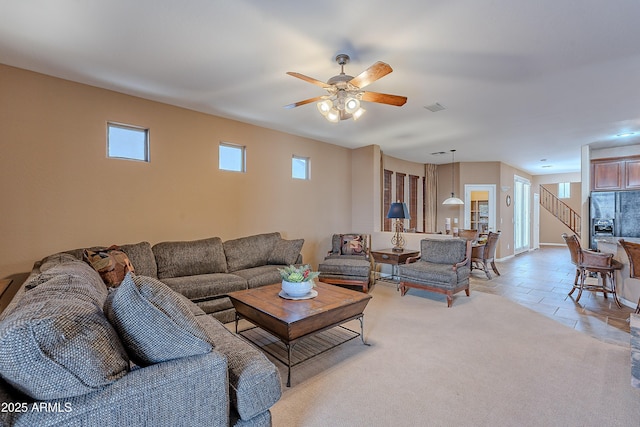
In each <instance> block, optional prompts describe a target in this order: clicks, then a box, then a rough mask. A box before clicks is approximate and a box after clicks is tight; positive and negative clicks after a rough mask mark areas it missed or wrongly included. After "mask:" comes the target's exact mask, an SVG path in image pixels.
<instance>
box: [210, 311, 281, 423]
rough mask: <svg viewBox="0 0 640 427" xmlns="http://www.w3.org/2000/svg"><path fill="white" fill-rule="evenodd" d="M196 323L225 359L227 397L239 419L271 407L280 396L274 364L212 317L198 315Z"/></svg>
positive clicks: (251, 416)
mask: <svg viewBox="0 0 640 427" xmlns="http://www.w3.org/2000/svg"><path fill="white" fill-rule="evenodd" d="M197 320H198V322H200V324H201V325H202V326H203V327H204V329H205V330H206V331H207V334H208V336H209V340H210V342H213V343H215V346H216V350H217V351H219V352H220V353H222V354H224V355H225V356H227V362H228V364H229V392H230V393H229V398H230V400H231V405H232V407H233V408H234V409H235V410H236V412H237V413H238V415H239V416H240V418H241V419H242V420H245V421H246V420H251V419H252V418H253V417H255V416H256V415H258V414H261V413H263V412H264V411H266V410H268V409H269V408H270V407H271V406H273V405H274V404H275V403H276V402H277V401H278V399H280V396H281V394H282V389H281V380H280V373H279V371H278V369H277V368H276V367H275V366H274V364H273V363H271V362H270V361H269V359H267V357H266V356H265V355H264V353H262V352H261V351H260V350H258V349H257V348H256V347H254V346H253V345H251V344H249V343H248V342H246V341H244V340H243V339H238V337H237V336H236V335H235V334H233V333H231V332H230V331H229V330H228V329H227V328H226V327H225V326H224V325H223V324H221V323H220V322H218V321H217V320H215V319H214V318H212V317H211V316H198V318H197ZM248 424H249V423H247V425H248Z"/></svg>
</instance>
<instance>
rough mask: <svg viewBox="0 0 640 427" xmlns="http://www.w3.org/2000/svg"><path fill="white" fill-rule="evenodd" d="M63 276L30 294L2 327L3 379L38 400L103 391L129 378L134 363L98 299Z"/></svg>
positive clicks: (0, 365) (0, 371)
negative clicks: (109, 385) (117, 381)
mask: <svg viewBox="0 0 640 427" xmlns="http://www.w3.org/2000/svg"><path fill="white" fill-rule="evenodd" d="M83 286H84V285H83V283H82V282H81V281H80V280H79V279H78V278H77V277H74V276H73V275H64V274H61V275H58V276H56V277H53V278H51V279H50V280H49V281H47V282H46V283H42V284H40V285H39V286H37V287H36V288H34V289H32V290H30V291H28V292H26V293H25V294H24V295H23V296H22V297H21V298H20V300H19V301H18V302H17V304H16V305H15V306H14V307H13V309H12V310H11V312H10V313H8V314H7V316H6V317H5V318H4V319H3V320H2V322H0V348H1V349H2V351H0V375H1V376H2V378H3V379H4V380H5V381H7V382H8V383H10V384H11V385H12V386H13V387H14V388H16V389H17V390H20V391H21V392H22V393H24V394H26V395H28V396H30V397H32V398H34V399H38V400H49V399H65V398H70V397H73V396H79V395H83V394H87V393H90V392H93V391H95V390H98V389H100V388H102V387H104V386H106V385H108V384H111V383H112V382H114V381H115V380H117V379H118V378H121V377H122V376H124V375H126V373H127V371H128V367H129V358H128V357H127V354H126V352H125V350H124V348H123V346H122V343H121V342H120V340H119V339H118V335H117V334H116V331H115V330H114V329H113V327H112V326H111V324H110V323H109V322H108V321H107V319H106V318H105V316H104V314H103V312H102V310H101V305H102V304H100V305H98V304H96V300H95V298H96V296H95V295H89V294H86V293H81V292H78V291H79V290H80V289H81V288H82V287H83Z"/></svg>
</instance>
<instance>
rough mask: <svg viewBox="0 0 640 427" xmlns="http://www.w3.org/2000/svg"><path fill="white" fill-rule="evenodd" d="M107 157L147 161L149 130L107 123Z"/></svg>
mask: <svg viewBox="0 0 640 427" xmlns="http://www.w3.org/2000/svg"><path fill="white" fill-rule="evenodd" d="M107 156H108V157H109V158H114V159H128V160H140V161H143V162H148V161H149V129H144V128H140V127H136V126H130V125H122V124H116V123H107Z"/></svg>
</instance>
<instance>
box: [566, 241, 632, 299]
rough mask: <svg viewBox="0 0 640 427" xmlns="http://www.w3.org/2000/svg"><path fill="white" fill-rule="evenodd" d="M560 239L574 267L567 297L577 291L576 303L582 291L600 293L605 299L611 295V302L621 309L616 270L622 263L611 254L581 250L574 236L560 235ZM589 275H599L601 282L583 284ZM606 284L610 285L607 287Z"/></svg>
mask: <svg viewBox="0 0 640 427" xmlns="http://www.w3.org/2000/svg"><path fill="white" fill-rule="evenodd" d="M562 239H563V240H564V241H565V243H566V244H567V247H568V248H569V253H570V255H571V263H572V264H573V265H575V267H576V275H575V278H574V280H573V287H572V288H571V291H570V292H569V295H571V294H573V292H574V291H575V290H576V289H578V296H577V297H576V302H578V301H580V297H581V296H582V291H583V290H586V291H593V292H602V294H603V295H604V297H605V298H607V294H609V293H610V294H613V300H614V301H615V302H616V305H617V306H618V308H622V306H621V305H620V301H618V296H617V295H616V274H615V273H616V270H621V269H622V263H621V262H620V261H618V260H615V259H613V254H608V253H602V252H594V251H590V250H584V249H582V246H581V245H580V240H579V239H578V236H576V235H575V234H574V235H572V236H569V235H567V233H562ZM589 273H595V274H596V275H598V274H599V275H600V279H601V281H600V282H598V283H596V284H592V283H585V280H586V278H587V275H588V274H589ZM607 282H609V283H610V284H611V285H610V286H607Z"/></svg>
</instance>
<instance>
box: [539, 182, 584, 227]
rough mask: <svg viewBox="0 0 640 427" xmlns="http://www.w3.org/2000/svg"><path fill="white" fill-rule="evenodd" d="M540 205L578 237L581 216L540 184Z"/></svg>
mask: <svg viewBox="0 0 640 427" xmlns="http://www.w3.org/2000/svg"><path fill="white" fill-rule="evenodd" d="M540 205H542V207H543V208H545V209H546V210H547V211H549V212H550V213H551V214H552V215H553V216H554V217H556V218H558V220H560V221H561V222H562V223H563V224H564V225H566V226H567V227H569V229H570V230H571V231H573V232H574V233H575V234H576V235H577V236H578V237H580V231H581V217H580V215H579V214H578V213H577V212H576V211H574V210H573V209H572V208H571V207H570V206H569V205H567V204H566V203H565V202H563V201H562V200H560V199H559V198H558V197H556V195H555V194H553V193H552V192H550V191H549V190H547V189H546V188H545V187H544V185H540Z"/></svg>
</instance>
